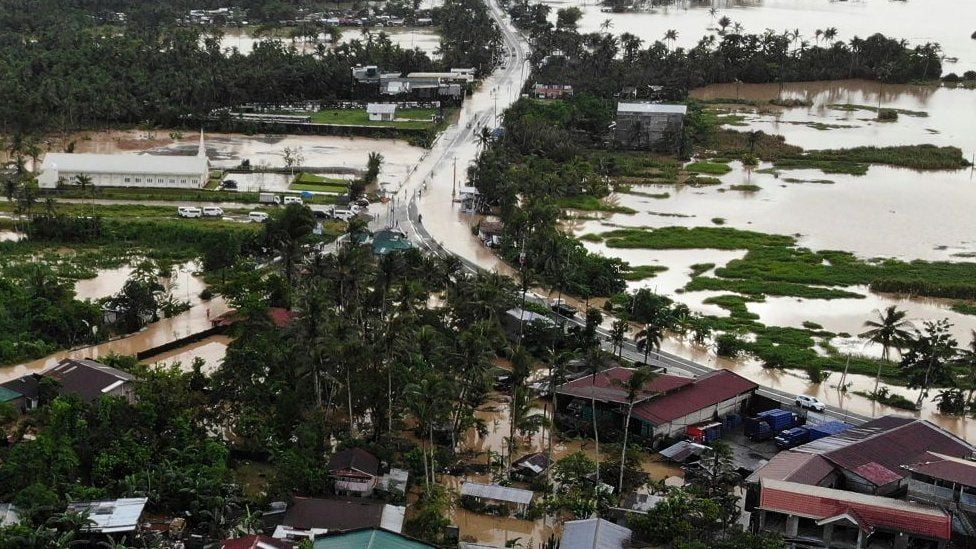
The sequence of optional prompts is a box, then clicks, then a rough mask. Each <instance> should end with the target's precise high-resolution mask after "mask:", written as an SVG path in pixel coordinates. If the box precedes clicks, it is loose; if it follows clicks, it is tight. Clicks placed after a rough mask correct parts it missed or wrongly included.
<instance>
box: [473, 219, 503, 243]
mask: <svg viewBox="0 0 976 549" xmlns="http://www.w3.org/2000/svg"><path fill="white" fill-rule="evenodd" d="M504 232H505V224H504V223H502V222H501V221H482V222H481V223H479V224H478V240H480V241H481V242H482V243H483V244H484V245H485V246H487V247H489V248H496V247H498V246H500V245H501V243H502V234H503V233H504Z"/></svg>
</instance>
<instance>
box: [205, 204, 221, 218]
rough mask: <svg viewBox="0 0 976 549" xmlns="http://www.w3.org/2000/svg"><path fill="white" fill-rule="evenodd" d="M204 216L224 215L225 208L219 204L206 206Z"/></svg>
mask: <svg viewBox="0 0 976 549" xmlns="http://www.w3.org/2000/svg"><path fill="white" fill-rule="evenodd" d="M203 217H224V209H223V208H220V207H217V206H205V207H204V208H203Z"/></svg>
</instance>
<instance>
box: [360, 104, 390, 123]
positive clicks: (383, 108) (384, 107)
mask: <svg viewBox="0 0 976 549" xmlns="http://www.w3.org/2000/svg"><path fill="white" fill-rule="evenodd" d="M396 108H397V106H396V103H367V104H366V115H367V116H368V117H369V120H370V122H392V121H394V120H396Z"/></svg>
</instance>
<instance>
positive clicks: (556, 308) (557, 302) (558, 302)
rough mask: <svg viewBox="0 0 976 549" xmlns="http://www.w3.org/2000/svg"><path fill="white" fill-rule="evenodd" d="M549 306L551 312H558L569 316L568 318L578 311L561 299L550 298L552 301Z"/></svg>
mask: <svg viewBox="0 0 976 549" xmlns="http://www.w3.org/2000/svg"><path fill="white" fill-rule="evenodd" d="M549 308H550V309H552V310H553V312H555V313H558V314H561V315H563V316H565V317H569V318H573V317H575V316H576V313H578V312H579V309H577V308H576V307H573V306H572V305H570V304H568V303H566V302H565V301H563V300H562V299H554V300H552V302H551V303H549Z"/></svg>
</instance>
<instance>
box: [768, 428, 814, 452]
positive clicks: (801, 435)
mask: <svg viewBox="0 0 976 549" xmlns="http://www.w3.org/2000/svg"><path fill="white" fill-rule="evenodd" d="M774 440H775V442H776V447H777V448H780V449H782V450H786V449H789V448H793V447H794V446H799V445H801V444H804V443H806V442H809V440H810V431H809V430H807V429H804V428H803V427H794V428H793V429H787V430H785V431H783V432H782V433H780V434H779V436H777V437H776V438H775V439H774Z"/></svg>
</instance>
